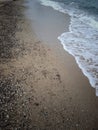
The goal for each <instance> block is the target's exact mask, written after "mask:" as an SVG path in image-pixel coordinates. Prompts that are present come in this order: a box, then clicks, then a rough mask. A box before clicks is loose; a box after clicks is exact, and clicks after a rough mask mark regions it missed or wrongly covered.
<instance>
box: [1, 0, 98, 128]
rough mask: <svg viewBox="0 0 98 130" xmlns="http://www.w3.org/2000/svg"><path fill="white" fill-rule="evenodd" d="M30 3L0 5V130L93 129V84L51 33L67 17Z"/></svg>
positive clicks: (96, 116) (96, 102) (97, 102)
mask: <svg viewBox="0 0 98 130" xmlns="http://www.w3.org/2000/svg"><path fill="white" fill-rule="evenodd" d="M29 2H30V1H28V0H27V1H24V0H21V1H10V2H7V3H6V2H5V3H4V5H3V6H2V7H0V30H1V31H0V130H98V97H96V95H95V89H94V88H92V87H91V85H90V83H89V81H88V79H87V77H85V76H84V74H83V73H82V71H81V69H80V68H79V67H78V65H77V63H76V61H75V59H74V57H72V56H71V55H70V54H68V53H67V52H66V51H65V50H64V49H63V46H62V45H61V44H60V41H59V40H58V39H57V38H56V37H57V36H59V34H61V32H62V31H63V28H64V27H63V24H60V23H61V22H62V23H63V22H65V20H66V26H65V27H66V31H67V30H68V26H69V22H70V17H69V16H68V15H67V14H66V17H65V18H64V16H63V15H62V14H61V13H59V12H56V11H55V10H53V9H52V8H50V7H47V8H46V7H44V6H42V5H40V6H39V3H37V2H36V1H35V0H34V1H33V2H32V4H33V5H32V6H34V7H35V9H36V8H37V9H39V12H40V9H41V10H43V12H45V14H48V16H49V18H51V17H52V19H51V20H50V21H49V20H47V21H48V22H46V19H47V18H46V15H45V14H44V15H43V17H42V19H41V18H40V17H37V18H36V16H37V15H38V13H39V12H36V11H35V9H34V8H33V7H32V8H33V9H30V8H31V6H30V4H29ZM30 12H31V13H30ZM32 12H34V14H32ZM53 14H54V15H53ZM34 16H35V17H34ZM38 16H39V15H38ZM40 16H41V14H40ZM59 17H60V19H62V21H60V20H59V19H58V18H59ZM38 18H39V20H40V21H39V23H37V22H38V21H37V20H38ZM63 18H64V19H63ZM57 20H58V21H57ZM40 22H41V23H43V24H41V25H40ZM49 22H50V23H49ZM56 22H57V23H56ZM51 23H52V24H51ZM53 23H54V24H53ZM55 23H56V24H59V28H57V26H56V24H55ZM47 25H48V28H47ZM50 25H52V27H51V26H50ZM54 25H55V29H53V31H52V33H51V28H53V27H54ZM49 29H50V31H49ZM42 30H43V31H42ZM56 32H57V33H56Z"/></svg>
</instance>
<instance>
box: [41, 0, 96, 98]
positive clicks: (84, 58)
mask: <svg viewBox="0 0 98 130" xmlns="http://www.w3.org/2000/svg"><path fill="white" fill-rule="evenodd" d="M40 2H41V4H42V5H44V6H50V7H52V8H53V9H55V10H58V11H60V12H62V13H65V14H66V13H68V14H69V15H70V16H71V23H70V26H69V31H68V32H64V33H63V34H61V35H60V36H59V37H58V39H59V40H60V41H61V44H62V45H63V47H64V49H65V50H66V51H68V52H69V53H70V54H71V55H73V56H74V57H75V59H76V62H77V64H78V65H79V67H80V68H81V70H82V72H83V73H84V75H85V76H87V77H88V79H89V82H90V84H91V85H92V87H94V88H95V89H96V95H97V96H98V21H97V20H98V14H97V11H98V8H97V6H96V4H95V3H94V2H93V5H92V4H91V3H90V2H89V1H87V2H88V3H85V1H84V2H83V1H82V2H81V1H78V2H76V1H74V2H72V1H71V0H70V1H67V0H65V1H59V2H57V1H55V0H54V1H50V0H40ZM95 2H96V1H95ZM90 5H92V6H93V7H92V6H90Z"/></svg>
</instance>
